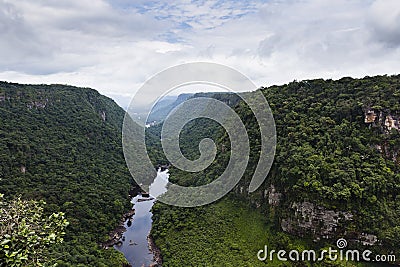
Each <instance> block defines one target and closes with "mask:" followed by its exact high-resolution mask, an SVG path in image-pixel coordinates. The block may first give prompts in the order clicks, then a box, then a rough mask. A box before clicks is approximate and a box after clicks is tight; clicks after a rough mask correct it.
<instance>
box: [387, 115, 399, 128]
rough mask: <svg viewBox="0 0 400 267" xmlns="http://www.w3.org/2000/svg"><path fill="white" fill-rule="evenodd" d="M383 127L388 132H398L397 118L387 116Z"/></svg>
mask: <svg viewBox="0 0 400 267" xmlns="http://www.w3.org/2000/svg"><path fill="white" fill-rule="evenodd" d="M385 127H386V129H387V130H388V131H391V130H392V129H396V130H400V126H399V118H396V117H395V118H393V117H392V115H390V114H389V115H387V116H386V119H385Z"/></svg>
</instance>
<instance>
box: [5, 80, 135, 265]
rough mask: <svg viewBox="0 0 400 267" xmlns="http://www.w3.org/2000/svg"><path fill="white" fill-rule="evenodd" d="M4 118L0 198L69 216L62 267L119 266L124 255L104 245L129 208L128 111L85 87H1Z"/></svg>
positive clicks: (57, 253) (61, 251) (61, 250)
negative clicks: (32, 202) (41, 204)
mask: <svg viewBox="0 0 400 267" xmlns="http://www.w3.org/2000/svg"><path fill="white" fill-rule="evenodd" d="M0 114H1V115H0V126H1V127H0V162H1V164H0V192H1V193H4V194H5V196H6V198H8V199H11V198H13V197H16V196H19V195H22V198H24V199H37V200H41V199H43V200H45V201H46V202H47V206H46V209H47V212H56V211H63V212H65V213H66V218H67V220H68V221H69V222H70V225H69V226H68V227H67V233H66V237H65V242H64V244H62V245H61V246H59V247H56V248H55V251H54V253H55V256H56V258H58V261H57V262H58V263H59V265H58V266H122V263H124V262H125V259H124V258H123V255H122V254H120V253H118V252H116V251H115V250H113V249H109V250H104V249H102V248H101V246H100V244H101V242H103V241H105V240H106V239H107V235H108V233H109V232H110V231H112V230H113V229H114V228H115V227H116V226H117V224H118V222H119V221H120V218H121V216H122V214H123V213H124V212H125V211H127V210H128V209H130V208H131V204H130V203H129V198H128V191H129V189H130V188H131V187H132V185H133V183H134V182H133V180H132V178H131V176H130V174H129V171H128V169H127V167H126V165H125V161H124V157H123V154H122V148H121V124H122V120H123V116H124V111H123V110H122V109H121V108H120V107H119V106H118V105H117V104H115V102H114V101H113V100H111V99H109V98H107V97H105V96H102V95H100V94H99V93H98V92H97V91H95V90H92V89H88V88H76V87H71V86H64V85H21V84H14V83H6V82H1V83H0Z"/></svg>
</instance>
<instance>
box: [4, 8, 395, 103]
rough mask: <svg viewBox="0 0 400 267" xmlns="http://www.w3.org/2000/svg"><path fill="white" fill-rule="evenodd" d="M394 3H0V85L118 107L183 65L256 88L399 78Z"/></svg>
mask: <svg viewBox="0 0 400 267" xmlns="http://www.w3.org/2000/svg"><path fill="white" fill-rule="evenodd" d="M399 25H400V1H398V0H336V1H330V0H287V1H284V0H265V1H261V0H260V1H255V0H243V1H239V0H233V1H227V0H207V1H205V0H201V1H190V0H180V1H166V0H165V1H164V0H162V1H146V0H35V1H32V0H0V58H1V60H0V80H3V81H10V82H19V83H40V84H49V83H59V84H69V85H75V86H82V87H91V88H94V89H97V90H98V91H99V92H101V93H102V94H105V95H107V96H110V97H112V98H114V99H115V100H116V101H117V102H118V103H120V104H121V105H123V104H124V102H125V101H126V100H127V99H130V97H131V96H132V95H133V93H134V92H135V91H136V90H137V89H138V88H140V86H141V85H142V84H143V83H144V82H145V81H146V80H147V79H149V78H150V77H152V76H153V75H155V74H156V73H158V72H160V71H162V70H164V69H165V68H168V67H170V66H174V65H177V64H181V63H186V62H196V61H206V62H215V63H220V64H225V65H227V66H230V67H233V68H235V69H237V70H238V71H240V72H242V73H243V74H245V75H247V76H248V77H249V78H250V79H251V80H252V81H253V82H254V83H255V84H256V85H257V86H269V85H274V84H283V83H287V82H290V81H293V80H303V79H313V78H325V79H338V78H341V77H344V76H352V77H364V76H367V75H368V76H372V75H378V74H389V75H391V74H398V73H399V72H400V71H399V70H400V26H399Z"/></svg>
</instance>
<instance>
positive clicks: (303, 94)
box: [149, 76, 400, 266]
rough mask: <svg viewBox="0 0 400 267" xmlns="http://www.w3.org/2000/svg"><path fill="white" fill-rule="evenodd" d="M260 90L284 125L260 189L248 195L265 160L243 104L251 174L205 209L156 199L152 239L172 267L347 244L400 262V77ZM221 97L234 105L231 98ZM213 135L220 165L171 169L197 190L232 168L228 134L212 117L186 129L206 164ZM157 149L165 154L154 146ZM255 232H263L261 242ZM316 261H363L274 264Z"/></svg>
mask: <svg viewBox="0 0 400 267" xmlns="http://www.w3.org/2000/svg"><path fill="white" fill-rule="evenodd" d="M259 90H261V92H262V93H263V94H264V96H265V97H266V99H267V100H268V102H269V105H270V107H271V110H272V112H273V115H274V119H275V123H276V129H277V146H276V154H275V160H274V163H273V165H272V168H271V171H270V172H269V174H268V176H267V178H266V180H265V181H264V183H263V185H262V186H261V187H260V188H259V189H258V190H257V191H256V192H254V193H248V192H247V188H248V185H249V182H250V180H251V177H252V173H253V172H254V169H255V167H256V165H257V162H258V157H259V152H260V132H259V127H258V124H257V121H256V120H255V118H254V115H253V113H252V112H251V110H250V109H249V107H248V106H247V105H246V104H245V103H244V102H243V101H240V102H239V103H235V104H234V105H231V106H232V107H233V108H234V109H235V111H236V113H237V114H239V116H240V117H241V119H242V121H243V122H244V124H245V126H246V129H247V132H248V134H249V139H250V146H251V152H250V161H249V164H248V166H247V169H246V172H245V175H244V177H243V178H242V180H241V181H240V182H239V184H238V185H237V186H236V187H235V189H234V190H233V192H231V193H230V194H229V195H227V196H225V197H224V198H223V199H221V200H220V201H218V202H217V203H214V204H210V205H208V206H205V207H199V208H195V209H188V208H177V207H171V206H167V205H163V204H161V203H157V205H156V206H155V207H154V222H153V230H152V235H153V237H154V238H155V241H156V244H157V245H158V246H159V247H160V249H161V252H162V255H163V256H164V266H182V265H188V266H189V265H191V266H200V265H202V266H203V265H204V266H230V265H229V264H231V265H232V266H265V265H266V264H267V263H265V262H260V261H257V258H256V253H257V251H258V250H259V249H261V248H262V246H263V245H262V244H261V243H264V244H269V245H271V246H274V247H275V248H285V249H293V248H297V247H299V248H303V249H304V248H315V249H317V250H320V249H322V248H324V247H327V246H331V245H334V244H335V242H336V240H337V239H339V238H345V239H347V241H348V242H349V247H351V248H354V249H355V248H357V249H371V250H372V251H373V252H374V253H375V254H395V255H396V256H397V259H399V258H400V249H399V248H400V243H399V240H400V195H399V193H400V171H399V162H400V154H399V151H400V130H399V129H400V127H399V126H400V125H399V120H400V76H376V77H365V78H363V79H353V78H349V77H345V78H342V79H340V80H323V79H316V80H305V81H293V82H291V83H288V84H285V85H282V86H270V87H263V88H260V89H259ZM229 97H232V96H229ZM218 98H219V99H220V100H221V101H224V102H226V103H228V102H229V101H227V99H225V100H224V97H223V94H222V95H221V94H219V95H218ZM158 128H159V129H160V128H161V126H158ZM156 129H157V128H154V130H153V132H152V134H153V136H154V135H156V133H155V131H156ZM205 137H210V138H212V139H213V140H214V141H215V142H216V144H217V148H218V156H217V158H216V160H215V161H214V162H213V164H211V165H210V166H209V168H207V169H206V170H204V171H201V172H198V173H188V172H184V171H180V170H179V169H177V168H173V167H172V168H170V173H171V175H170V181H172V182H174V183H178V184H181V185H185V186H198V185H202V184H207V183H209V182H211V181H212V180H214V179H215V178H216V177H218V176H219V175H220V174H221V173H222V172H223V170H224V167H225V166H226V164H227V162H228V161H229V152H230V151H229V138H228V136H227V134H226V132H225V131H224V129H223V128H222V127H221V126H219V125H218V124H216V123H213V122H212V121H209V120H207V119H203V118H202V119H197V120H195V121H192V122H191V123H188V124H187V125H186V126H185V128H184V129H183V131H182V132H181V135H180V145H181V149H182V152H183V154H184V155H185V156H186V157H188V158H191V159H196V158H198V157H199V155H200V154H199V151H198V144H199V142H200V140H201V139H202V138H205ZM149 146H150V147H152V148H154V149H156V150H157V149H158V150H160V149H161V148H160V144H157V143H155V142H153V143H151V142H149ZM154 154H155V155H157V156H160V155H159V154H157V153H154ZM161 160H162V158H161ZM155 161H156V160H155ZM177 197H179V196H177ZM243 209H244V210H245V212H242V213H241V212H240V210H243ZM327 214H333V215H332V217H329V216H328V215H327ZM253 218H258V219H253ZM332 225H333V227H331V226H332ZM254 232H256V233H258V234H256V235H255V236H253V235H254ZM251 240H253V241H251ZM193 244H196V245H193ZM228 248H232V249H228ZM238 255H242V256H241V257H239V256H238ZM310 264H311V265H312V266H330V265H335V266H336V265H339V266H341V265H343V266H351V265H364V264H363V263H354V262H353V263H349V262H323V263H319V264H322V265H319V264H318V263H317V264H316V265H314V264H313V263H298V262H297V263H293V262H292V263H290V262H287V263H271V262H270V263H269V266H306V265H310ZM380 264H381V265H374V266H383V265H382V264H383V263H380Z"/></svg>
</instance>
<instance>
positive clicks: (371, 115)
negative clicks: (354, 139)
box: [364, 110, 377, 123]
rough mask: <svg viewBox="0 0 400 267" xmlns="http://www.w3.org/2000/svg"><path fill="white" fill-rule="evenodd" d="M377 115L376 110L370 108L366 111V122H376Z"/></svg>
mask: <svg viewBox="0 0 400 267" xmlns="http://www.w3.org/2000/svg"><path fill="white" fill-rule="evenodd" d="M376 117H377V115H376V114H375V111H373V110H368V111H366V112H365V120H364V121H365V123H374V122H375V120H376Z"/></svg>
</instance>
